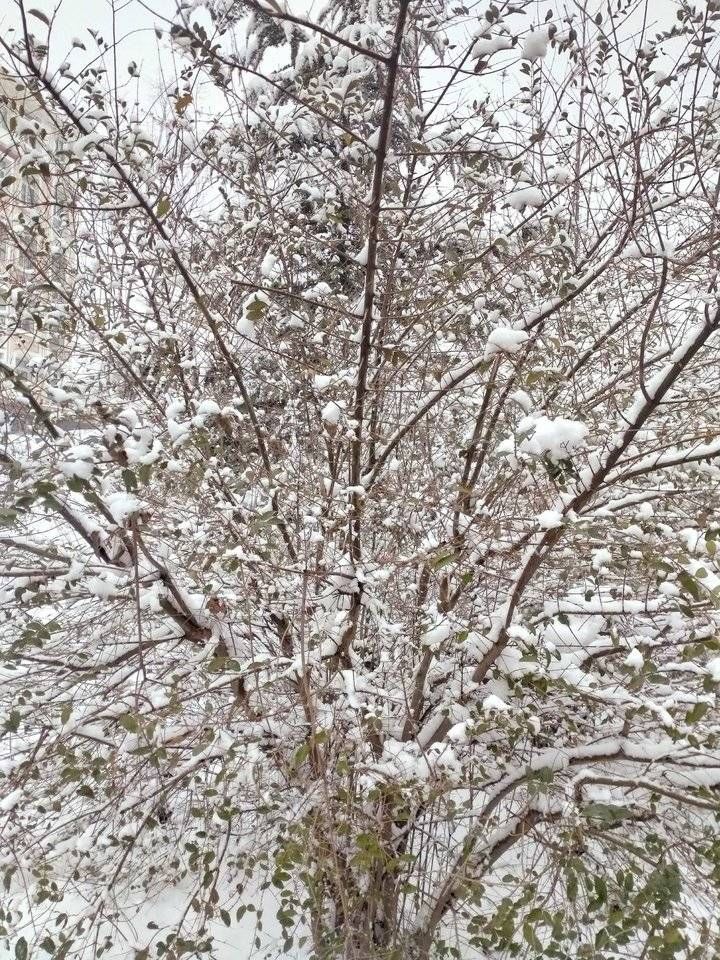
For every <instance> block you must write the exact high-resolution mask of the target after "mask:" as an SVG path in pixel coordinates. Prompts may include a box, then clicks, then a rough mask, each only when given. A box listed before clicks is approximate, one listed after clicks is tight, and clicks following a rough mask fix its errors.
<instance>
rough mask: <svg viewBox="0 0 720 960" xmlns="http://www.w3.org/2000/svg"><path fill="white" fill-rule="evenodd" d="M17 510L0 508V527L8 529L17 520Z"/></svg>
mask: <svg viewBox="0 0 720 960" xmlns="http://www.w3.org/2000/svg"><path fill="white" fill-rule="evenodd" d="M17 517H18V515H17V510H10V509H9V508H8V507H0V527H9V526H11V525H12V524H13V523H15V521H16V520H17Z"/></svg>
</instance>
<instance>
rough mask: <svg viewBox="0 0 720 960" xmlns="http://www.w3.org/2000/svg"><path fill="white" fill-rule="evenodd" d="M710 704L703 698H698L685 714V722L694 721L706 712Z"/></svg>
mask: <svg viewBox="0 0 720 960" xmlns="http://www.w3.org/2000/svg"><path fill="white" fill-rule="evenodd" d="M709 707H710V704H709V703H707V701H705V700H698V702H697V703H696V704H695V706H694V707H693V708H692V709H691V710H688V712H687V713H686V714H685V722H686V723H696V722H697V721H698V720H701V719H702V718H703V717H704V716H705V714H706V713H707V712H708V709H709Z"/></svg>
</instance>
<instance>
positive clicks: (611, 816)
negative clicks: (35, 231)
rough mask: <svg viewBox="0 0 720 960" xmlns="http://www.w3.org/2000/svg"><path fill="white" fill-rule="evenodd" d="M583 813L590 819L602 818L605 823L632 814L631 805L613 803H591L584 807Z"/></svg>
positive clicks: (614, 821)
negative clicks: (624, 805)
mask: <svg viewBox="0 0 720 960" xmlns="http://www.w3.org/2000/svg"><path fill="white" fill-rule="evenodd" d="M582 815H583V816H584V817H587V818H588V820H602V821H603V823H617V822H618V820H625V819H627V818H628V817H630V816H632V811H631V810H630V808H629V807H623V806H615V805H614V804H611V803H589V804H588V805H587V806H586V807H584V808H583V811H582Z"/></svg>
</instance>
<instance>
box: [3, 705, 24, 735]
mask: <svg viewBox="0 0 720 960" xmlns="http://www.w3.org/2000/svg"><path fill="white" fill-rule="evenodd" d="M21 719H22V718H21V716H20V711H19V710H11V711H10V715H9V716H8V718H7V720H6V721H5V729H6V730H7V732H8V733H17V732H18V730H19V729H20V720H21Z"/></svg>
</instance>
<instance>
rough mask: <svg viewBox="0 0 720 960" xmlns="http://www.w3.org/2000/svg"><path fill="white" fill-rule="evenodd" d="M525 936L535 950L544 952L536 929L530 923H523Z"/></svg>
mask: <svg viewBox="0 0 720 960" xmlns="http://www.w3.org/2000/svg"><path fill="white" fill-rule="evenodd" d="M523 937H524V938H525V940H526V942H527V943H529V944H530V946H531V947H532V948H533V950H537V951H538V952H539V953H541V952H542V948H543V946H542V944H541V943H540V941H539V939H538V935H537V934H536V933H535V930H534V929H533V928H532V926H531V925H530V924H529V923H524V924H523Z"/></svg>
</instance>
